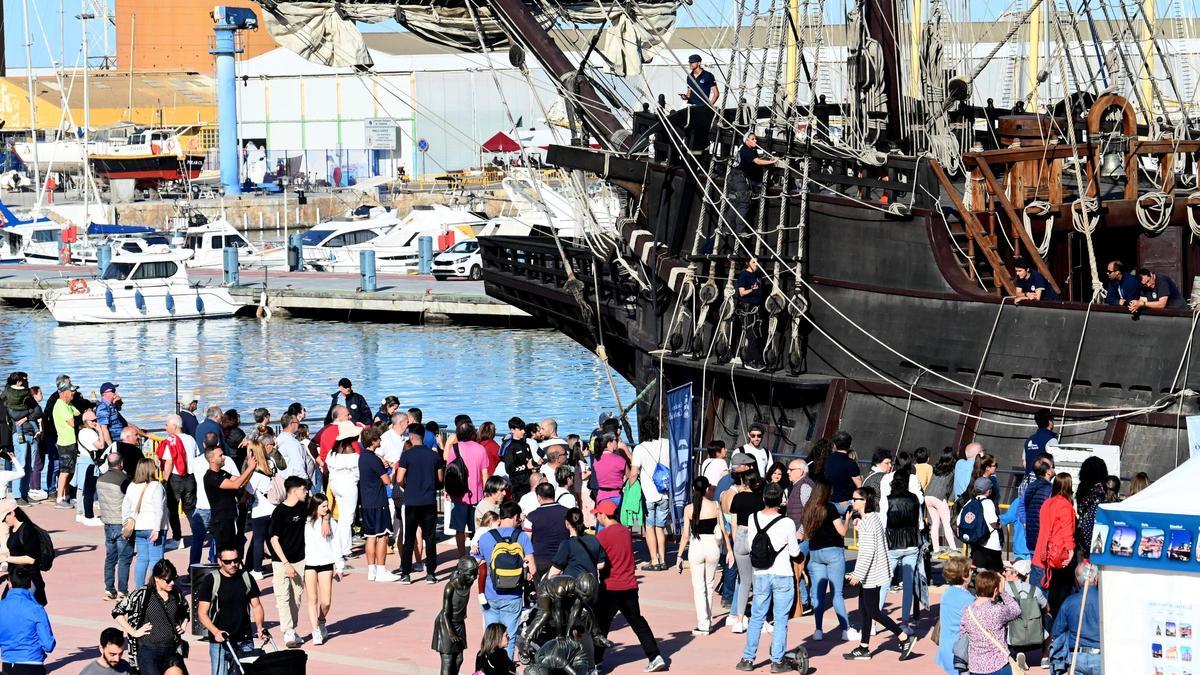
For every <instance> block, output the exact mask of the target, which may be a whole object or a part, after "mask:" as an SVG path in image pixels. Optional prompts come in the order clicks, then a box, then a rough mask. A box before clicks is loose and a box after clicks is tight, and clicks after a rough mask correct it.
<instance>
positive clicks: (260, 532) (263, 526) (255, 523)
mask: <svg viewBox="0 0 1200 675" xmlns="http://www.w3.org/2000/svg"><path fill="white" fill-rule="evenodd" d="M270 528H271V516H259V517H258V518H251V519H250V533H251V534H250V566H249V567H247V568H246V569H247V570H248V571H250V572H261V571H263V551H264V550H265V549H266V545H267V531H268V530H269V529H270Z"/></svg>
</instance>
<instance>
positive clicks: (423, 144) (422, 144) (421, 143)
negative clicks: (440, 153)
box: [417, 138, 429, 152]
mask: <svg viewBox="0 0 1200 675" xmlns="http://www.w3.org/2000/svg"><path fill="white" fill-rule="evenodd" d="M417 149H418V150H420V151H421V152H429V141H427V140H425V139H424V138H422V139H420V140H418V141H417Z"/></svg>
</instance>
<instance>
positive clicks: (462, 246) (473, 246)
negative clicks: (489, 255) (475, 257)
mask: <svg viewBox="0 0 1200 675" xmlns="http://www.w3.org/2000/svg"><path fill="white" fill-rule="evenodd" d="M477 250H479V242H475V241H460V242H458V243H457V244H455V245H454V247H453V248H451V249H450V252H451V253H474V252H475V251H477Z"/></svg>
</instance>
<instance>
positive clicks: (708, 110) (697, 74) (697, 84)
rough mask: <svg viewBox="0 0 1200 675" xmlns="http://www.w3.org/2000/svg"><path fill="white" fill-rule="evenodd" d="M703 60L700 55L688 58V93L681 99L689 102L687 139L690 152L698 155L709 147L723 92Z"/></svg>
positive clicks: (682, 95) (680, 96) (684, 93)
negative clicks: (709, 133)
mask: <svg viewBox="0 0 1200 675" xmlns="http://www.w3.org/2000/svg"><path fill="white" fill-rule="evenodd" d="M702 61H703V60H702V59H701V58H700V55H699V54H692V55H691V56H689V57H688V67H689V68H690V70H689V71H688V76H687V91H685V92H683V93H682V94H680V95H679V98H682V99H683V100H685V101H687V104H688V107H687V109H686V114H687V137H688V150H689V151H690V152H691V153H692V154H694V155H698V154H701V153H703V152H704V149H705V148H706V147H708V132H709V130H710V129H711V127H712V121H713V111H714V110H716V104H717V98H718V97H719V96H720V95H721V90H720V88H719V87H718V86H717V78H716V77H715V76H714V75H713V74H712V73H710V72H708V71H707V70H705V69H704V64H703V62H702Z"/></svg>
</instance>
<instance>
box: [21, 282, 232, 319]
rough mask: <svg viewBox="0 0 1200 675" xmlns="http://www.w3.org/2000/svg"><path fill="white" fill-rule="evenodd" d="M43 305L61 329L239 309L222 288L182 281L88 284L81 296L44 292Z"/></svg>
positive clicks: (218, 314) (194, 316)
mask: <svg viewBox="0 0 1200 675" xmlns="http://www.w3.org/2000/svg"><path fill="white" fill-rule="evenodd" d="M110 293H111V301H110V299H109V294H110ZM139 293H140V295H141V300H140V303H139V300H138V294H139ZM168 297H170V298H171V300H170V301H168V299H167V298H168ZM43 302H45V304H46V308H47V309H49V310H50V315H51V316H53V317H54V320H55V321H57V322H58V323H60V324H63V325H72V324H99V323H126V322H134V321H174V320H184V319H212V318H219V317H228V316H233V315H234V314H236V313H237V311H238V310H239V309H241V307H242V304H241V303H239V302H237V301H236V300H234V299H233V297H232V296H231V295H230V294H229V291H227V290H226V289H224V288H210V287H197V286H191V285H189V284H188V283H187V282H186V281H184V282H178V281H177V282H169V283H162V282H154V281H151V282H146V283H144V284H139V285H137V286H134V285H131V284H129V283H127V282H120V281H118V282H106V281H90V282H88V285H87V286H86V290H84V291H83V292H76V293H72V292H71V291H70V290H68V289H65V288H62V289H54V290H50V291H47V292H46V294H45V296H44V297H43ZM139 304H140V306H139ZM172 304H173V306H174V307H173V308H171V307H170V306H169V305H172Z"/></svg>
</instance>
